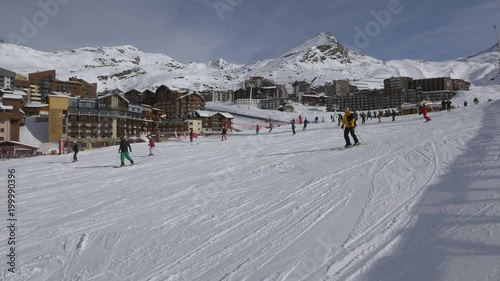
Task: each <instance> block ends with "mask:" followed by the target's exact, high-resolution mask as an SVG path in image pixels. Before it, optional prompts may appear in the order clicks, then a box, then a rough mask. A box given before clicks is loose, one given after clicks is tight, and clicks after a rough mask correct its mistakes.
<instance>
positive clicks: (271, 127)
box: [269, 120, 274, 133]
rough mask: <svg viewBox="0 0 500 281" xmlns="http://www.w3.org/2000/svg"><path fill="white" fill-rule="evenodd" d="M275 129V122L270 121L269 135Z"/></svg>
mask: <svg viewBox="0 0 500 281" xmlns="http://www.w3.org/2000/svg"><path fill="white" fill-rule="evenodd" d="M273 128H274V125H273V121H272V120H269V133H270V132H271V131H272V130H273Z"/></svg>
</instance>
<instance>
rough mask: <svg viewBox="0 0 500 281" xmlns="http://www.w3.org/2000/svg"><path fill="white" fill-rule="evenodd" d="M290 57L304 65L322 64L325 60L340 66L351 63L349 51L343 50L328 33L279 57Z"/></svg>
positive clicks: (320, 34) (319, 35) (322, 33)
mask: <svg viewBox="0 0 500 281" xmlns="http://www.w3.org/2000/svg"><path fill="white" fill-rule="evenodd" d="M291 56H294V57H298V61H299V62H304V63H324V62H325V61H326V60H333V61H338V62H340V63H342V64H344V63H350V62H351V59H350V56H349V50H347V49H346V48H344V46H342V44H340V43H339V41H338V40H337V39H336V38H335V37H334V36H333V35H332V34H331V33H330V32H320V33H319V34H318V35H316V36H315V37H313V38H312V39H309V40H307V41H305V42H304V43H302V44H301V45H300V46H298V47H296V48H294V49H292V50H290V51H289V52H287V53H286V54H284V55H282V56H281V57H282V58H287V57H291Z"/></svg>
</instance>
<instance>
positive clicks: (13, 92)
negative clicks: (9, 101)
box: [2, 90, 28, 96]
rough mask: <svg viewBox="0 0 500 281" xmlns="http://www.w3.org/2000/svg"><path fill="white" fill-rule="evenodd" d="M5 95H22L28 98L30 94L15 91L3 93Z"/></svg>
mask: <svg viewBox="0 0 500 281" xmlns="http://www.w3.org/2000/svg"><path fill="white" fill-rule="evenodd" d="M2 92H3V93H4V94H13V95H21V96H27V95H28V94H27V93H26V92H25V91H21V90H14V91H10V90H9V91H2Z"/></svg>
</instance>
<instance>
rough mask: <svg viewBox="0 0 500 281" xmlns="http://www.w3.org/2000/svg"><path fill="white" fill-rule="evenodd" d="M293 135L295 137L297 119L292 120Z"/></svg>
mask: <svg viewBox="0 0 500 281" xmlns="http://www.w3.org/2000/svg"><path fill="white" fill-rule="evenodd" d="M291 124H292V133H293V134H294V135H295V119H292V123H291Z"/></svg>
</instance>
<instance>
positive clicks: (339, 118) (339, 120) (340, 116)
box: [337, 113, 343, 126]
mask: <svg viewBox="0 0 500 281" xmlns="http://www.w3.org/2000/svg"><path fill="white" fill-rule="evenodd" d="M342 118H343V117H342V113H339V116H338V120H337V121H338V123H339V126H340V123H341V122H342Z"/></svg>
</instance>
